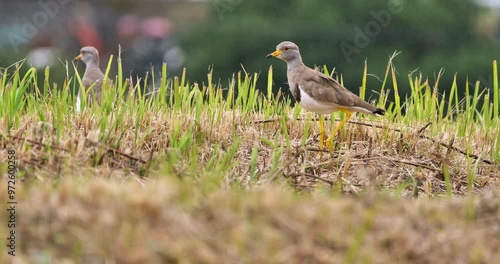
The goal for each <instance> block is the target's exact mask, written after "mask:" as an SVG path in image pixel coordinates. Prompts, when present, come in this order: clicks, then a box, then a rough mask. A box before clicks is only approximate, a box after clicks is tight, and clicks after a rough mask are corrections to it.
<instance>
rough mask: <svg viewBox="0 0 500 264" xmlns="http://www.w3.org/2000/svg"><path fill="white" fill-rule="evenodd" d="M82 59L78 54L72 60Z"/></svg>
mask: <svg viewBox="0 0 500 264" xmlns="http://www.w3.org/2000/svg"><path fill="white" fill-rule="evenodd" d="M81 59H82V54H81V53H80V55H78V56H76V57H75V58H74V59H73V60H81Z"/></svg>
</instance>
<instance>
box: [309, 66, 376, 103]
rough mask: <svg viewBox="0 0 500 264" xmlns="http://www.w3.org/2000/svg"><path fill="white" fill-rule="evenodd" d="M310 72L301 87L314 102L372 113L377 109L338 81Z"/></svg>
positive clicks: (311, 70)
mask: <svg viewBox="0 0 500 264" xmlns="http://www.w3.org/2000/svg"><path fill="white" fill-rule="evenodd" d="M308 70H309V71H307V73H306V74H304V75H303V76H304V77H303V78H302V83H300V84H299V85H300V87H301V88H302V89H303V90H304V91H305V92H306V93H308V94H309V96H311V97H312V98H313V99H314V100H316V101H318V102H322V103H325V104H328V103H331V104H335V105H338V106H346V107H362V108H365V109H367V110H369V111H371V112H373V111H375V110H376V109H377V108H376V107H375V106H373V105H371V104H369V103H367V102H365V101H364V100H363V99H361V98H359V97H358V96H357V95H355V94H353V93H352V92H351V91H349V90H347V89H346V88H345V87H343V86H342V85H340V83H338V82H337V80H335V79H333V78H331V77H329V76H327V75H325V74H323V73H321V72H318V71H316V70H313V69H308Z"/></svg>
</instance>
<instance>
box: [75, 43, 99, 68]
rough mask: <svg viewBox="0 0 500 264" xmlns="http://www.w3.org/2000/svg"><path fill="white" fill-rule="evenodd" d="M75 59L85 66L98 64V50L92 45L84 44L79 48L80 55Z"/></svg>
mask: <svg viewBox="0 0 500 264" xmlns="http://www.w3.org/2000/svg"><path fill="white" fill-rule="evenodd" d="M75 60H81V61H83V62H84V63H85V65H87V66H99V52H98V51H97V49H96V48H94V47H91V46H86V47H83V48H81V49H80V55H78V56H76V57H75Z"/></svg>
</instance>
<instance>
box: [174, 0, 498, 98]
mask: <svg viewBox="0 0 500 264" xmlns="http://www.w3.org/2000/svg"><path fill="white" fill-rule="evenodd" d="M211 4H212V7H213V8H212V11H211V12H212V14H211V16H210V18H209V19H208V21H206V22H205V23H203V25H200V26H199V27H196V28H194V29H193V30H191V31H189V32H185V34H184V35H183V36H182V38H181V40H182V42H181V43H182V46H183V48H184V49H185V50H186V56H187V58H186V66H187V69H188V71H187V72H188V78H189V79H191V80H197V81H199V82H203V81H204V80H206V73H207V72H208V66H209V65H213V69H214V74H215V77H219V78H220V81H221V82H222V83H223V84H225V83H226V80H227V79H228V78H230V77H231V75H232V74H233V73H234V72H237V71H238V70H241V66H240V64H242V65H243V66H244V67H245V69H246V71H247V72H250V73H251V72H260V73H261V74H262V75H263V76H261V78H260V82H259V84H260V86H261V87H265V81H266V79H267V78H266V77H265V75H267V69H268V67H269V66H271V65H273V69H274V82H275V85H276V89H278V88H279V87H281V88H283V90H285V91H288V86H287V84H286V64H285V63H283V62H281V61H278V60H276V59H265V55H266V54H268V53H270V52H272V51H274V50H275V47H276V45H277V44H278V43H279V42H281V41H283V40H290V41H293V42H295V43H297V44H298V45H299V47H300V50H301V53H302V56H303V60H304V63H305V64H306V65H308V66H310V67H312V66H314V65H317V66H322V65H327V66H328V67H329V69H332V68H333V67H335V69H336V71H337V72H338V73H339V74H342V76H343V79H344V83H345V86H346V87H347V88H349V89H351V90H352V91H355V92H357V91H358V87H359V86H360V85H361V76H362V73H363V67H364V62H365V60H368V71H369V73H370V74H373V75H374V76H378V77H380V78H382V77H383V76H384V73H385V68H386V65H387V62H388V59H389V57H390V55H392V54H393V53H394V52H395V51H396V50H397V51H400V52H401V54H400V55H399V56H398V57H397V58H396V59H395V61H394V64H395V66H396V69H397V70H398V73H399V77H398V80H400V83H399V86H400V89H402V92H403V93H404V92H407V91H408V90H409V86H408V81H407V75H408V74H409V73H410V72H414V71H415V70H417V74H418V73H422V75H423V76H424V77H429V79H430V80H431V83H432V82H433V81H434V80H435V77H434V76H435V75H437V73H438V72H439V70H440V69H441V68H444V69H445V74H444V76H443V78H442V79H441V85H440V86H439V87H440V88H441V89H449V88H450V87H451V82H452V80H453V76H454V75H455V73H458V80H459V86H460V87H461V88H462V89H463V87H464V84H465V81H466V78H467V77H468V78H469V81H470V82H474V81H475V80H478V79H479V80H481V81H482V82H489V83H486V84H485V85H486V86H488V87H491V82H492V81H491V77H490V76H491V72H492V67H491V62H492V61H493V60H494V59H498V54H499V51H500V48H499V45H498V44H497V42H496V39H495V36H496V19H493V20H491V19H490V20H485V19H484V18H485V17H488V18H490V17H495V13H494V12H492V11H491V10H489V9H487V8H485V7H482V6H480V5H478V4H477V3H476V1H474V0H448V1H431V0H420V1H412V0H371V1H366V0H330V1H324V0H293V1H290V0H273V1H250V0H246V1H244V0H214V1H212V2H211ZM484 21H490V22H489V23H484ZM483 85H484V83H483ZM380 87H381V81H380V80H378V79H377V78H376V77H370V78H369V80H368V90H375V91H378V90H379V89H380ZM388 87H391V86H388ZM441 92H443V91H441Z"/></svg>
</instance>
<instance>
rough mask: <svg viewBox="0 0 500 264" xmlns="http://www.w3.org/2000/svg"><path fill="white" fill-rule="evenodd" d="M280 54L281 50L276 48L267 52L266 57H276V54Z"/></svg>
mask: <svg viewBox="0 0 500 264" xmlns="http://www.w3.org/2000/svg"><path fill="white" fill-rule="evenodd" d="M279 55H281V50H277V51H275V52H273V53H270V54H267V56H266V58H271V57H276V56H279Z"/></svg>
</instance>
